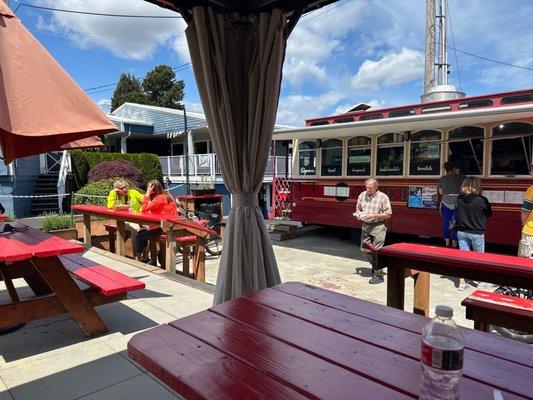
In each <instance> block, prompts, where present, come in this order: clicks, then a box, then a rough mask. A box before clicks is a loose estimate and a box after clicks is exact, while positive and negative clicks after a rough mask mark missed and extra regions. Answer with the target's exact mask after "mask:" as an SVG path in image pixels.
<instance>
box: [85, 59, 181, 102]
mask: <svg viewBox="0 0 533 400" xmlns="http://www.w3.org/2000/svg"><path fill="white" fill-rule="evenodd" d="M190 66H191V63H190V62H189V63H185V64H182V65H179V66H177V67H174V68H171V69H172V71H175V72H179V71H183V70H185V69H187V68H190ZM134 78H135V80H137V81H141V80H143V79H144V78H146V75H144V76H142V77H138V78H136V77H134ZM117 84H118V82H114V83H109V84H107V85H100V86H94V87H91V88H87V89H83V90H84V91H86V92H91V93H89V94H96V93H101V92H107V91H108V90H112V89H114V88H113V86H116V85H117ZM104 88H107V89H104ZM97 89H103V90H97ZM93 90H97V91H95V92H94V91H93Z"/></svg>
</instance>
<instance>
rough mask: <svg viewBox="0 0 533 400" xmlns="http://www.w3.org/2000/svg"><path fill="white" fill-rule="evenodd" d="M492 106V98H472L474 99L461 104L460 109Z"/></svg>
mask: <svg viewBox="0 0 533 400" xmlns="http://www.w3.org/2000/svg"><path fill="white" fill-rule="evenodd" d="M491 106H492V100H490V99H483V100H472V101H466V102H464V103H461V104H459V110H465V109H470V108H480V107H491Z"/></svg>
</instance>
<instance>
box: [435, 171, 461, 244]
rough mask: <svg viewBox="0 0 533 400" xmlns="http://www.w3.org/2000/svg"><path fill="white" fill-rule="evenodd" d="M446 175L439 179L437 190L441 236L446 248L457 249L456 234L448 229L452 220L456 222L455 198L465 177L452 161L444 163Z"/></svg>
mask: <svg viewBox="0 0 533 400" xmlns="http://www.w3.org/2000/svg"><path fill="white" fill-rule="evenodd" d="M444 170H445V171H446V175H444V176H443V177H441V178H440V179H439V184H438V190H439V195H440V196H441V203H440V215H441V217H442V236H443V237H444V242H445V243H446V247H457V232H455V231H454V230H453V229H450V223H451V221H452V220H453V219H455V220H457V198H458V197H459V193H460V192H461V185H462V184H463V182H464V180H465V179H466V176H464V175H463V174H460V173H459V172H460V171H459V168H457V165H455V162H454V161H453V160H450V161H447V162H445V163H444Z"/></svg>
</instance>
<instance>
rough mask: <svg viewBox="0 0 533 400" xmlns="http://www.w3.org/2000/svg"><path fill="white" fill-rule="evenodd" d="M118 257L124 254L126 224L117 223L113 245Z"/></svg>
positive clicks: (122, 222)
mask: <svg viewBox="0 0 533 400" xmlns="http://www.w3.org/2000/svg"><path fill="white" fill-rule="evenodd" d="M115 248H116V251H117V253H116V254H118V255H119V256H124V255H125V254H126V222H124V221H117V241H116V245H115Z"/></svg>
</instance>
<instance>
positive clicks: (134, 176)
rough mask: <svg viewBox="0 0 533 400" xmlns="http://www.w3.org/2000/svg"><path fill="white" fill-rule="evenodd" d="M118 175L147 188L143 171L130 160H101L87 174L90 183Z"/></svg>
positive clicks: (133, 183) (135, 184)
mask: <svg viewBox="0 0 533 400" xmlns="http://www.w3.org/2000/svg"><path fill="white" fill-rule="evenodd" d="M116 177H120V178H124V179H127V180H128V181H129V182H131V184H132V185H134V186H137V187H139V188H143V189H145V188H146V181H145V180H144V176H143V174H142V172H141V171H140V170H139V168H137V167H136V166H135V165H133V163H131V162H130V161H128V160H123V159H119V160H115V161H104V162H101V163H99V164H96V165H95V166H94V167H92V168H91V170H90V171H89V173H88V174H87V178H88V179H89V183H94V182H98V181H101V180H102V179H110V178H116Z"/></svg>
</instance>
